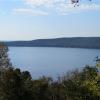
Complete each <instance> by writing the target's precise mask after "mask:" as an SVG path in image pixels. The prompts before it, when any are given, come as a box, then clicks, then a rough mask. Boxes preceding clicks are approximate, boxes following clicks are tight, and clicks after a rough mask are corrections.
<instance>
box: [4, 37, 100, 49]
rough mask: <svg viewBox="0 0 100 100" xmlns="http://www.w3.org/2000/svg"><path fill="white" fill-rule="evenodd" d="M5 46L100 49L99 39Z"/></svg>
mask: <svg viewBox="0 0 100 100" xmlns="http://www.w3.org/2000/svg"><path fill="white" fill-rule="evenodd" d="M5 44H6V45H7V46H24V47H70V48H94V49H100V37H73V38H55V39H37V40H32V41H9V42H5Z"/></svg>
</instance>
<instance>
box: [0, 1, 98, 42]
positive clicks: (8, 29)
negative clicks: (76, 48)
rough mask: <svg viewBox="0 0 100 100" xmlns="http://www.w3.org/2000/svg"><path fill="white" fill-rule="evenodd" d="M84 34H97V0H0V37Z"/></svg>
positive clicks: (5, 38)
mask: <svg viewBox="0 0 100 100" xmlns="http://www.w3.org/2000/svg"><path fill="white" fill-rule="evenodd" d="M87 36H91V37H99V36H100V0H92V1H91V2H90V1H88V0H81V2H80V3H79V6H76V7H74V5H73V4H72V3H71V1H70V0H0V40H6V41H9V40H34V39H41V38H58V37H87Z"/></svg>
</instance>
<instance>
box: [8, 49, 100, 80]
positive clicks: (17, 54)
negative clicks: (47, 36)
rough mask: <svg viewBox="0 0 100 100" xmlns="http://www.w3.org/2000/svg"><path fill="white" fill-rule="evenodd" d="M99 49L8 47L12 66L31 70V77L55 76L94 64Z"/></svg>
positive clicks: (98, 54) (99, 53) (99, 51)
mask: <svg viewBox="0 0 100 100" xmlns="http://www.w3.org/2000/svg"><path fill="white" fill-rule="evenodd" d="M96 56H100V50H98V49H97V50H96V49H79V48H52V47H9V57H10V59H11V62H12V63H13V66H14V67H16V68H20V69H22V70H28V71H30V72H31V74H32V76H33V78H38V77H40V76H42V75H46V76H51V77H53V78H56V77H57V76H58V75H62V74H63V73H66V72H68V71H69V70H74V69H76V68H82V67H84V66H85V65H87V64H88V65H94V64H95V62H94V60H95V57H96Z"/></svg>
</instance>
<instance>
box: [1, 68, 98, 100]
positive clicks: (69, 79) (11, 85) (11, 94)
mask: <svg viewBox="0 0 100 100" xmlns="http://www.w3.org/2000/svg"><path fill="white" fill-rule="evenodd" d="M99 99H100V74H99V72H98V69H97V68H96V67H90V66H86V67H85V68H84V69H83V70H81V71H78V70H75V71H73V72H70V73H68V74H67V75H65V76H63V77H60V78H59V79H58V80H57V81H53V80H52V78H49V77H44V76H43V77H41V78H39V79H37V80H33V79H32V77H31V75H30V73H29V72H28V71H23V72H22V71H20V69H14V68H12V67H9V68H8V69H6V70H4V71H1V72H0V100H99Z"/></svg>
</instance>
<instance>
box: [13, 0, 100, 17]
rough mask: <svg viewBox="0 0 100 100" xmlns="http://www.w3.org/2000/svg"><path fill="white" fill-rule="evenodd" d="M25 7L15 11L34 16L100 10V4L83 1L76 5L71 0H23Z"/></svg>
mask: <svg viewBox="0 0 100 100" xmlns="http://www.w3.org/2000/svg"><path fill="white" fill-rule="evenodd" d="M22 1H23V5H24V8H18V9H14V10H13V12H15V13H20V14H21V13H22V14H29V15H33V16H37V15H38V16H39V15H48V14H50V13H52V12H53V13H56V14H60V15H67V14H70V13H79V12H83V11H93V10H100V4H99V3H98V4H95V3H82V4H79V6H76V7H74V5H73V4H71V1H70V0H22Z"/></svg>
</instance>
